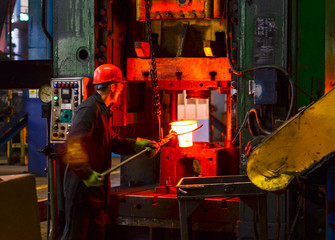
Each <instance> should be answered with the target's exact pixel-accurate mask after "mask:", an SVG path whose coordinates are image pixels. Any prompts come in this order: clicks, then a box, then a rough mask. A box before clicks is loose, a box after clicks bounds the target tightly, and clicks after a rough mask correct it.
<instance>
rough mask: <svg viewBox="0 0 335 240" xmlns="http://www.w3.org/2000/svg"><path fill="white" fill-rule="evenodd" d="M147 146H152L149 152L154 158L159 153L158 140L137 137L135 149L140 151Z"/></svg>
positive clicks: (150, 156) (149, 155)
mask: <svg viewBox="0 0 335 240" xmlns="http://www.w3.org/2000/svg"><path fill="white" fill-rule="evenodd" d="M146 147H150V148H151V150H150V151H149V152H148V153H147V155H148V157H149V158H152V157H153V156H155V155H156V154H157V152H158V151H159V149H160V146H159V144H158V143H157V142H155V141H151V140H148V139H145V138H137V139H136V142H135V151H136V152H140V151H142V150H144V149H145V148H146Z"/></svg>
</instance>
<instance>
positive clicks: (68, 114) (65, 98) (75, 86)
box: [50, 77, 83, 143]
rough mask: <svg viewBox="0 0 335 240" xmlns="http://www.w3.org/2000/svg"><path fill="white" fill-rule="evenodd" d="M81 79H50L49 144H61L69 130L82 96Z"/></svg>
mask: <svg viewBox="0 0 335 240" xmlns="http://www.w3.org/2000/svg"><path fill="white" fill-rule="evenodd" d="M82 86H83V78H81V77H80V78H75V77H71V78H52V79H51V88H52V101H51V123H50V142H51V143H62V142H64V141H65V140H66V136H67V134H68V132H69V130H70V129H71V125H72V118H73V115H74V111H75V109H76V108H77V107H78V106H79V104H80V103H81V101H82V96H83V88H82Z"/></svg>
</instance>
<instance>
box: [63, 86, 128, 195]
mask: <svg viewBox="0 0 335 240" xmlns="http://www.w3.org/2000/svg"><path fill="white" fill-rule="evenodd" d="M70 138H80V139H81V140H82V146H83V150H84V151H86V153H87V155H88V158H89V160H88V163H84V164H82V166H80V168H79V169H78V168H77V167H76V169H72V168H71V165H68V166H67V168H66V171H65V175H64V195H65V197H66V198H68V199H73V198H74V197H75V194H78V193H76V192H78V191H79V192H82V191H85V188H86V187H85V185H84V184H83V182H82V180H84V179H87V178H88V177H89V176H90V174H91V173H92V171H96V172H98V173H102V172H104V171H106V170H107V169H109V168H110V167H111V153H112V152H114V153H117V154H121V155H132V154H135V151H134V144H135V140H130V139H120V138H119V137H118V136H117V135H113V134H111V131H110V127H109V111H108V109H107V107H106V105H105V103H104V101H103V100H102V99H101V96H100V94H99V93H97V92H95V93H94V94H93V95H92V96H90V97H89V98H87V99H86V100H85V101H84V102H82V104H80V106H79V107H78V108H77V109H76V111H75V114H74V118H73V121H72V127H71V129H70V132H69V134H68V139H70ZM105 180H106V182H107V181H108V177H105ZM80 189H82V190H80ZM82 197H83V198H85V196H84V195H83V196H82Z"/></svg>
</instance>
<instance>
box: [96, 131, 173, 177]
mask: <svg viewBox="0 0 335 240" xmlns="http://www.w3.org/2000/svg"><path fill="white" fill-rule="evenodd" d="M174 136H177V133H176V132H174V131H171V132H170V133H169V134H168V135H167V136H166V137H165V138H163V139H162V140H161V141H160V142H158V144H159V146H160V147H161V146H163V145H164V144H166V143H168V142H169V141H170V139H171V138H173V137H174ZM151 150H152V149H151V147H146V148H145V149H143V150H142V151H141V152H138V153H136V154H135V155H133V156H131V157H130V158H128V159H126V160H124V161H123V162H121V163H119V164H117V165H116V166H114V167H111V168H110V169H108V170H106V171H105V172H103V173H101V176H102V177H105V176H106V175H107V174H110V173H111V172H113V171H115V170H116V169H118V168H120V167H122V166H123V165H125V164H127V163H129V162H131V161H133V160H134V159H135V158H137V157H139V156H141V155H143V154H144V153H146V152H149V151H151Z"/></svg>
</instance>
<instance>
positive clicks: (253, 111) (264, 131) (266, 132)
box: [248, 108, 271, 135]
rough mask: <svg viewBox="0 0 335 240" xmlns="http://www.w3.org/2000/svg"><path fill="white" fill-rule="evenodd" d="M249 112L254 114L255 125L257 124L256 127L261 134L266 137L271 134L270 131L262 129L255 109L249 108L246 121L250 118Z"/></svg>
mask: <svg viewBox="0 0 335 240" xmlns="http://www.w3.org/2000/svg"><path fill="white" fill-rule="evenodd" d="M251 112H252V113H254V114H255V117H256V123H257V126H258V128H259V130H261V131H262V132H263V133H265V134H267V135H269V134H271V131H269V130H266V129H264V128H263V127H262V126H261V125H260V123H259V116H258V112H257V110H256V109H255V108H251V109H250V110H249V115H248V119H249V118H250V113H251Z"/></svg>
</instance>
